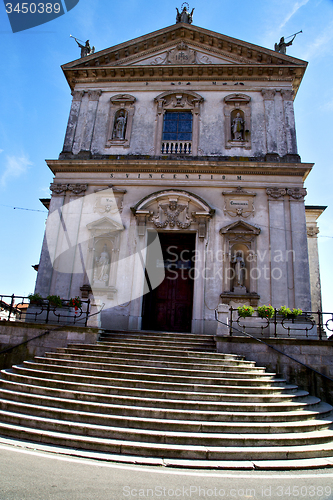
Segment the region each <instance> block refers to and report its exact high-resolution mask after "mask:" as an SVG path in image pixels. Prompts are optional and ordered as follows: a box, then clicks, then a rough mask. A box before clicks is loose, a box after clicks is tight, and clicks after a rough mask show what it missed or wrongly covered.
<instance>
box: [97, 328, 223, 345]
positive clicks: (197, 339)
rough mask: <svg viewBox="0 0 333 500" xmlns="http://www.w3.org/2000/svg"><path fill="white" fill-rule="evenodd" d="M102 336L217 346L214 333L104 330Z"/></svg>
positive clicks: (112, 338)
mask: <svg viewBox="0 0 333 500" xmlns="http://www.w3.org/2000/svg"><path fill="white" fill-rule="evenodd" d="M100 338H105V339H110V340H116V341H117V342H119V341H122V340H125V341H126V342H127V341H130V342H137V341H139V342H142V341H158V342H172V343H176V344H179V345H180V344H181V343H187V344H192V343H202V344H207V345H208V344H209V345H212V346H216V341H215V337H214V336H213V335H192V334H190V333H188V334H182V335H181V334H171V333H169V334H161V335H160V334H158V333H153V332H152V333H150V334H149V333H136V334H134V333H109V332H105V331H104V332H102V333H101V335H100Z"/></svg>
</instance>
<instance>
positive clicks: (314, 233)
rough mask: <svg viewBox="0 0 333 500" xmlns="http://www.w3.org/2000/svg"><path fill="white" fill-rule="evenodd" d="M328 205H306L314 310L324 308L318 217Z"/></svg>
mask: <svg viewBox="0 0 333 500" xmlns="http://www.w3.org/2000/svg"><path fill="white" fill-rule="evenodd" d="M325 208H326V207H305V216H306V229H307V237H308V252H309V268H310V283H311V306H312V311H318V310H320V311H321V310H322V300H321V284H320V270H319V254H318V233H319V228H318V225H317V219H318V217H319V216H320V215H321V214H322V213H323V211H324V210H325Z"/></svg>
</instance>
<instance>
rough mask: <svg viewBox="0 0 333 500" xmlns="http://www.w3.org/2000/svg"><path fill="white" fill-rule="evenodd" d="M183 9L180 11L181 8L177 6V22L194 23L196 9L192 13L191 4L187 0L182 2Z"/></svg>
mask: <svg viewBox="0 0 333 500" xmlns="http://www.w3.org/2000/svg"><path fill="white" fill-rule="evenodd" d="M181 9H183V10H182V11H181V12H179V10H178V9H177V7H176V11H177V16H176V23H187V24H192V21H193V12H194V9H192V12H191V13H190V6H189V4H188V3H187V2H184V3H183V4H182V6H181Z"/></svg>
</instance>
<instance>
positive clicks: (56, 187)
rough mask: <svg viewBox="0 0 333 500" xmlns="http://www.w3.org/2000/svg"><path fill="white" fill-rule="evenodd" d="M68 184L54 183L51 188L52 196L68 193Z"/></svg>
mask: <svg viewBox="0 0 333 500" xmlns="http://www.w3.org/2000/svg"><path fill="white" fill-rule="evenodd" d="M67 188H68V184H57V183H55V182H53V183H52V184H51V186H50V190H51V191H52V194H53V195H54V194H63V193H65V192H66V191H67Z"/></svg>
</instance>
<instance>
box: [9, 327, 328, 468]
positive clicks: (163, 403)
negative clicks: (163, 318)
mask: <svg viewBox="0 0 333 500" xmlns="http://www.w3.org/2000/svg"><path fill="white" fill-rule="evenodd" d="M331 411H332V407H331V406H330V405H329V404H327V403H324V402H321V401H320V399H318V398H317V397H315V396H310V395H309V394H308V393H307V392H306V391H303V390H299V389H298V388H297V386H295V385H291V384H288V383H287V382H286V381H285V380H283V379H281V378H279V377H277V376H276V374H274V373H268V372H267V371H266V370H265V368H261V367H257V366H255V363H254V362H252V361H248V360H245V359H243V358H242V357H240V356H237V355H231V354H219V353H217V352H216V346H215V342H214V338H213V337H210V336H205V335H201V336H200V335H192V334H178V333H177V334H176V333H175V334H173V333H153V332H151V333H148V332H147V333H142V332H140V333H132V334H131V333H107V332H106V333H105V334H104V335H103V336H102V338H101V341H100V342H98V343H97V344H94V345H81V344H71V345H69V346H68V347H67V348H58V349H57V350H56V352H49V353H46V355H45V356H44V357H35V358H34V360H33V361H26V362H24V363H23V364H22V365H21V366H13V367H12V368H11V369H6V370H3V371H2V372H1V379H0V436H6V437H11V438H15V439H24V440H26V441H33V442H39V443H44V444H50V445H56V446H61V447H69V448H71V449H79V450H81V451H82V453H84V450H86V451H87V450H90V451H92V450H93V451H95V452H97V453H100V454H101V456H102V455H103V457H104V458H105V457H106V456H109V457H110V459H113V460H116V459H117V457H119V460H121V461H128V462H136V463H152V459H159V460H160V462H159V463H162V464H163V465H173V466H182V465H184V466H187V467H188V466H192V467H214V466H219V465H221V464H225V465H226V466H227V465H228V464H230V467H231V468H232V467H233V466H237V467H238V466H241V465H242V464H245V463H246V461H250V462H254V463H255V464H257V466H260V465H263V466H264V465H265V463H267V464H270V465H272V463H274V464H276V466H277V467H278V466H279V464H280V463H283V462H281V461H285V460H288V462H290V461H292V460H296V459H297V460H301V459H317V460H318V459H320V457H321V458H323V457H326V460H329V457H331V461H332V465H333V458H332V457H333V428H332V413H331ZM149 460H150V462H149ZM266 461H268V462H266ZM305 462H306V460H305V461H303V463H305ZM156 463H157V462H156ZM264 468H265V467H264Z"/></svg>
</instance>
